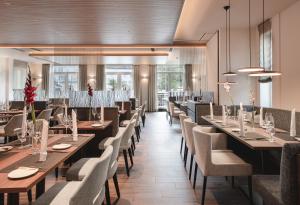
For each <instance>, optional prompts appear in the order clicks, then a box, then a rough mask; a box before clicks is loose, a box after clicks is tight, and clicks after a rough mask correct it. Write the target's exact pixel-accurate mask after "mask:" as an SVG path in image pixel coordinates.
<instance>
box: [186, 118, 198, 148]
mask: <svg viewBox="0 0 300 205" xmlns="http://www.w3.org/2000/svg"><path fill="white" fill-rule="evenodd" d="M183 124H184V129H185V140H186V144H187V146H188V148H189V150H190V152H191V153H192V154H195V145H194V137H193V128H194V127H195V126H197V124H196V123H194V122H193V121H192V119H191V118H188V119H185V120H184V121H183Z"/></svg>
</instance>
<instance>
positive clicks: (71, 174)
mask: <svg viewBox="0 0 300 205" xmlns="http://www.w3.org/2000/svg"><path fill="white" fill-rule="evenodd" d="M125 130H126V128H120V129H119V131H118V133H117V135H116V136H115V137H109V138H106V139H104V140H103V141H104V142H103V143H100V144H99V149H100V150H105V149H106V148H107V147H108V146H110V145H111V146H112V147H113V153H112V157H111V159H110V163H109V168H108V175H107V180H109V179H112V178H113V181H114V184H115V188H116V192H117V195H118V198H120V190H119V184H118V178H117V169H118V161H117V159H118V156H119V149H120V144H121V140H122V138H123V136H124V133H125ZM93 161H94V158H82V159H80V160H78V161H77V162H76V163H75V164H73V165H72V167H71V168H70V169H69V170H68V172H67V174H66V179H67V181H80V180H82V179H83V178H84V177H85V176H86V174H87V172H88V170H89V166H90V164H91V163H93ZM105 193H106V200H107V204H110V194H109V186H108V181H106V183H105Z"/></svg>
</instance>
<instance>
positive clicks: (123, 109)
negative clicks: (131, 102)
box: [122, 101, 125, 110]
mask: <svg viewBox="0 0 300 205" xmlns="http://www.w3.org/2000/svg"><path fill="white" fill-rule="evenodd" d="M122 110H125V108H124V101H122Z"/></svg>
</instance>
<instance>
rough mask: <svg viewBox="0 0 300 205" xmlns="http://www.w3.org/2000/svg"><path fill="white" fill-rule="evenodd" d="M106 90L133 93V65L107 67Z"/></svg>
mask: <svg viewBox="0 0 300 205" xmlns="http://www.w3.org/2000/svg"><path fill="white" fill-rule="evenodd" d="M105 84H106V85H105V88H106V90H130V91H131V92H133V69H132V66H131V65H106V67H105Z"/></svg>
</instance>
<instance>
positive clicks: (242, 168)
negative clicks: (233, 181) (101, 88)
mask: <svg viewBox="0 0 300 205" xmlns="http://www.w3.org/2000/svg"><path fill="white" fill-rule="evenodd" d="M215 135H224V134H223V133H205V132H203V131H202V130H201V128H200V127H198V126H196V127H194V128H193V136H194V143H195V161H196V165H197V166H196V167H195V170H197V168H198V167H199V169H200V170H201V172H202V175H203V176H204V180H203V188H202V199H201V204H202V205H203V204H204V201H205V192H206V184H207V177H208V176H246V177H248V187H249V195H250V200H251V202H252V177H251V176H252V166H251V165H250V164H248V163H246V162H245V161H243V160H242V159H241V158H239V157H238V156H237V155H235V154H234V153H233V152H232V151H230V150H212V136H215Z"/></svg>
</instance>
